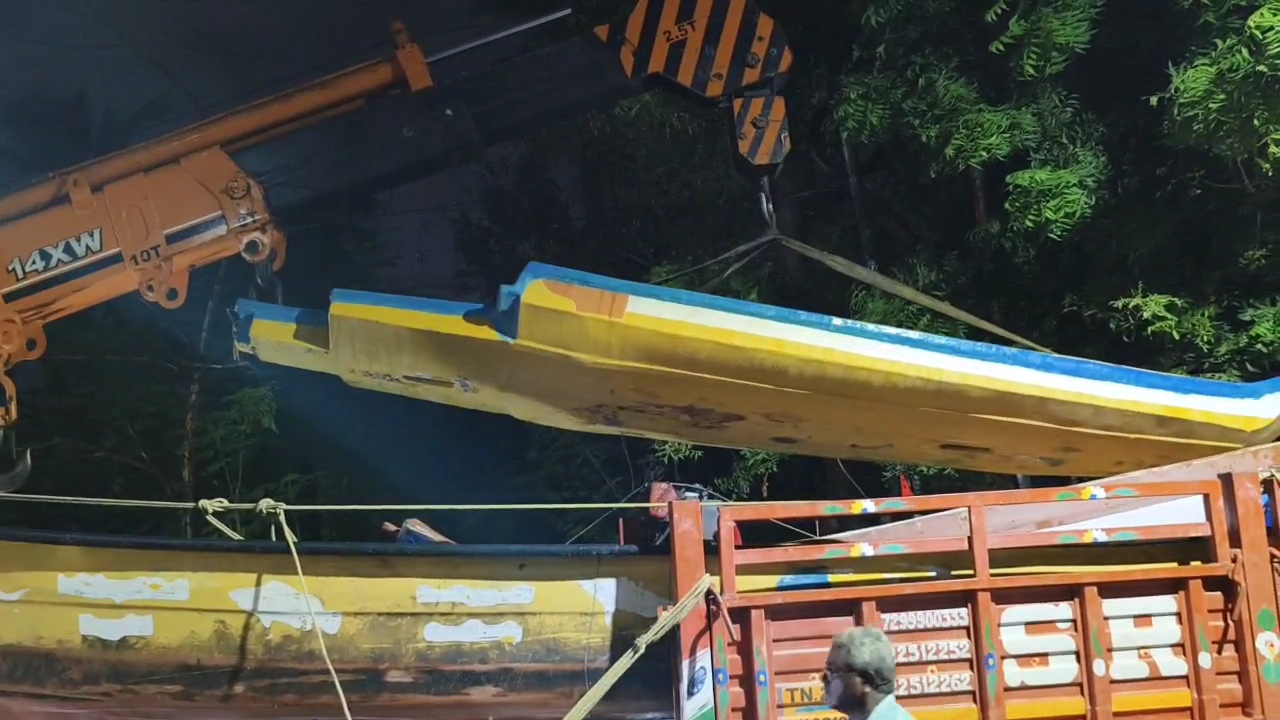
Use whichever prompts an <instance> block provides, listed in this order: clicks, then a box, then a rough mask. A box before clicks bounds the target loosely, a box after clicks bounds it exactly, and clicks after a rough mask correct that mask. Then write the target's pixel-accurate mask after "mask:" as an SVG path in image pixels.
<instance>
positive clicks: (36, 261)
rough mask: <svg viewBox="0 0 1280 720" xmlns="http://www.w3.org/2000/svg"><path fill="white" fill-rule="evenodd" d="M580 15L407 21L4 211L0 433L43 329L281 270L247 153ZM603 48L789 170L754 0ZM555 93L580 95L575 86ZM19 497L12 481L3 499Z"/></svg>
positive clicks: (771, 41)
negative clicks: (442, 67) (232, 262)
mask: <svg viewBox="0 0 1280 720" xmlns="http://www.w3.org/2000/svg"><path fill="white" fill-rule="evenodd" d="M717 7H718V8H719V9H717ZM569 15H571V11H570V10H562V11H560V12H557V13H553V14H551V15H548V16H544V17H542V18H539V19H537V20H534V21H531V22H527V23H524V24H522V25H518V26H515V27H512V28H509V29H507V30H504V31H502V32H500V33H497V34H495V35H491V36H488V37H486V38H481V39H479V40H477V41H474V42H471V43H467V44H466V45H463V46H461V47H458V48H453V49H450V50H447V51H445V52H443V53H439V54H437V55H434V56H432V57H427V56H426V55H424V53H423V52H422V50H421V48H420V47H419V46H418V45H417V44H415V43H414V42H412V41H411V40H410V39H409V36H408V33H407V32H406V31H405V28H404V26H403V25H402V24H400V23H398V22H397V23H394V24H393V25H392V35H393V38H394V41H395V51H394V53H392V54H391V55H390V56H388V57H387V58H384V59H381V60H375V61H372V62H367V63H363V64H360V65H357V66H355V67H352V68H349V69H347V70H344V71H342V72H339V73H336V74H333V75H330V76H328V77H324V78H321V79H319V80H315V81H313V82H310V83H307V84H305V85H302V86H299V87H297V88H293V89H290V90H288V91H286V92H282V93H280V94H277V95H274V96H271V97H268V98H265V99H262V100H259V101H257V102H253V103H250V104H248V105H246V106H243V107H241V108H239V109H236V110H232V111H230V112H227V113H224V114H222V115H218V116H216V117H213V118H210V119H207V120H204V121H202V122H199V123H196V124H194V125H191V126H189V127H186V128H183V129H181V130H178V131H176V132H173V133H170V134H168V135H165V136H163V137H160V138H157V139H154V140H150V141H147V142H144V143H140V144H138V145H135V146H133V147H130V148H127V149H125V150H121V151H119V152H116V153H113V154H110V155H107V156H105V157H102V158H98V159H96V160H92V161H90V162H87V163H84V164H81V165H78V166H75V167H72V168H68V169H65V170H62V171H59V172H56V173H53V174H52V175H51V176H50V177H48V178H47V179H44V180H43V181H41V182H39V183H37V184H34V185H32V186H30V187H28V188H26V189H23V190H20V191H18V192H15V193H13V194H11V195H9V196H7V197H3V198H0V265H3V266H4V272H3V273H0V401H2V405H0V429H2V428H4V427H7V426H9V425H11V424H12V423H13V422H15V421H16V420H17V416H18V409H17V402H16V397H15V389H14V386H13V382H12V381H11V380H10V379H9V377H8V376H7V375H6V374H5V371H7V370H8V369H10V368H12V367H13V366H14V365H15V364H17V363H19V362H22V361H25V360H32V359H35V358H38V357H40V355H41V354H42V353H43V352H44V350H45V334H44V329H43V328H44V325H45V324H46V323H48V322H51V321H54V320H57V319H59V318H62V317H66V316H68V315H71V314H74V313H76V312H79V311H81V310H83V309H85V308H89V307H93V306H95V305H98V304H101V303H103V302H106V301H108V300H111V299H114V298H116V297H120V296H122V295H125V294H127V293H129V292H131V291H133V290H137V291H138V292H139V293H140V294H141V295H142V297H143V298H144V299H146V300H148V301H150V302H154V303H156V304H157V305H159V306H161V307H163V308H167V309H172V308H177V307H179V306H181V305H182V304H183V302H184V301H185V300H186V295H187V284H188V278H189V275H190V273H191V271H192V270H194V269H196V268H199V267H202V266H205V265H209V264H211V263H214V262H217V261H220V260H223V259H225V258H229V257H231V256H233V255H237V254H238V255H240V256H241V257H243V258H244V259H245V260H247V261H248V262H250V263H253V264H255V265H257V266H258V267H259V268H261V269H262V271H264V272H265V273H266V274H270V273H271V272H274V271H275V270H278V269H279V268H280V267H281V265H282V264H283V263H284V261H285V245H286V242H285V236H284V234H283V232H282V231H281V230H280V228H278V227H277V226H276V224H275V221H274V219H273V216H272V213H271V208H270V203H269V197H268V193H267V191H266V190H265V189H264V188H263V186H262V185H261V184H260V182H259V181H258V180H257V179H255V178H254V177H252V176H251V175H250V174H249V173H247V172H245V170H244V169H242V167H241V166H240V165H239V164H238V163H237V162H236V160H235V159H234V158H233V154H234V153H237V152H238V151H240V150H243V149H246V148H250V147H253V146H255V145H261V144H264V143H267V142H269V141H272V140H275V139H284V138H287V137H289V136H291V135H292V134H293V133H295V132H296V131H298V130H300V129H302V128H305V127H308V126H312V125H316V124H319V123H322V122H324V121H326V120H329V119H331V118H335V117H337V116H340V115H348V114H351V113H354V112H357V111H359V110H360V109H361V108H362V107H364V106H366V105H368V104H369V103H371V101H374V100H377V99H380V98H383V97H398V96H406V97H416V96H417V94H419V93H424V91H428V90H430V89H431V88H434V87H435V86H436V82H435V80H434V79H433V77H432V67H433V63H435V62H438V61H439V60H442V59H444V58H446V57H450V56H452V55H457V54H460V53H463V52H466V51H467V50H470V49H472V48H475V47H478V46H480V45H484V44H486V43H489V42H492V41H494V40H497V39H502V38H505V37H507V36H510V35H513V34H515V33H520V32H523V31H525V30H527V29H529V28H532V27H536V26H538V25H541V24H546V23H549V22H552V21H554V20H558V19H561V18H565V17H568V16H569ZM590 42H591V43H592V44H593V45H595V46H598V47H601V48H604V49H606V52H602V53H601V54H600V58H601V59H602V60H603V61H604V62H605V63H608V64H611V65H612V66H614V67H615V69H616V71H617V73H618V74H619V75H620V76H621V77H622V80H623V82H624V83H627V84H629V85H634V86H635V87H637V88H638V90H637V91H643V90H644V89H647V88H645V81H648V80H650V79H658V80H660V81H661V82H663V83H665V84H666V85H667V86H674V87H676V88H680V89H683V90H685V91H689V92H692V93H693V94H694V95H697V96H699V97H701V98H703V99H705V100H709V101H713V102H718V103H722V104H723V105H724V106H725V108H726V110H727V111H728V115H729V116H730V118H731V120H732V121H731V122H730V123H729V124H730V126H731V129H732V130H731V131H732V133H733V136H734V140H735V147H736V149H737V154H738V155H739V157H740V159H741V160H742V161H743V162H744V164H745V165H747V166H749V167H751V168H757V169H759V170H761V171H762V175H763V173H767V172H768V171H771V170H773V169H775V168H776V167H778V166H779V165H781V163H782V161H783V159H784V158H785V157H786V154H787V152H788V150H789V148H790V138H789V134H788V130H787V118H786V106H785V104H784V102H783V100H782V98H781V97H780V96H779V95H778V90H779V89H780V84H781V82H782V80H783V79H784V78H785V75H786V73H787V72H788V70H789V69H790V66H791V62H792V55H791V50H790V48H789V47H788V45H787V41H786V38H785V36H784V35H783V33H782V32H781V30H780V29H778V28H777V27H776V25H775V23H774V21H773V19H772V18H771V17H769V16H768V15H766V14H764V13H762V12H760V11H759V10H758V9H757V8H756V7H755V6H754V4H753V3H751V2H749V0H728V1H727V2H723V3H721V2H717V3H711V2H697V3H687V2H686V3H682V2H681V0H638V1H637V2H636V3H635V4H634V5H633V6H632V7H631V9H630V12H629V14H627V15H625V16H624V17H621V18H620V19H619V20H618V21H617V22H614V23H609V24H605V25H601V26H598V27H596V28H595V29H594V32H593V33H592V34H591V38H590ZM554 82H557V83H564V84H572V83H574V82H575V78H573V77H564V78H559V77H557V78H555V79H554ZM632 94H634V93H632ZM426 95H430V93H426ZM28 469H29V468H28ZM13 484H14V483H13V482H6V481H5V480H4V478H2V477H0V491H4V489H5V488H6V487H8V486H10V485H13ZM19 484H20V483H19Z"/></svg>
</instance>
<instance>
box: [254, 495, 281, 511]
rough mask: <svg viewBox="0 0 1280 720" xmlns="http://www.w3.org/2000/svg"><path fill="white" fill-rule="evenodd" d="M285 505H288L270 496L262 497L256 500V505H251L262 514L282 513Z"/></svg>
mask: <svg viewBox="0 0 1280 720" xmlns="http://www.w3.org/2000/svg"><path fill="white" fill-rule="evenodd" d="M286 507H288V506H287V505H285V504H284V503H282V502H280V501H279V500H272V499H271V498H262V499H261V500H259V501H258V504H257V505H255V506H253V509H254V510H255V511H257V512H259V513H262V514H263V515H282V514H284V510H285V508H286Z"/></svg>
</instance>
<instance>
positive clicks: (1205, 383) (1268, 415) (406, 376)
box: [237, 263, 1280, 477]
mask: <svg viewBox="0 0 1280 720" xmlns="http://www.w3.org/2000/svg"><path fill="white" fill-rule="evenodd" d="M237 313H238V316H239V323H238V328H237V333H238V334H237V338H238V339H237V343H238V346H239V348H240V349H241V351H243V352H246V353H251V354H254V355H256V356H257V357H259V358H260V359H262V360H263V361H266V362H269V363H275V364H279V365H286V366H290V367H297V368H302V369H306V370H312V371H317V372H324V373H330V374H334V375H337V376H339V377H341V378H342V379H343V380H344V381H346V382H347V383H348V384H350V385H353V386H355V387H359V388H365V389H370V390H376V391H379V392H389V393H395V394H399V395H405V396H408V397H414V398H419V399H422V400H427V401H430V402H437V403H443V404H447V405H454V406H457V407H463V408H471V409H475V410H483V411H486V412H495V413H504V414H508V415H512V416H514V417H517V418H520V419H522V420H526V421H530V422H534V423H538V424H541V425H548V426H551V427H558V428H565V429H570V430H580V431H586V432H594V433H606V434H613V435H630V436H637V437H646V438H653V439H667V440H682V441H687V442H692V443H697V444H702V445H718V446H730V447H745V448H765V449H774V450H779V451H786V452H793V453H799V454H806V455H818V456H825V457H839V458H863V459H867V460H877V461H894V462H908V463H922V464H929V465H938V466H947V467H956V468H969V469H975V470H985V471H991V472H1003V473H1023V474H1032V475H1073V476H1086V477H1103V476H1107V475H1111V474H1114V473H1119V472H1126V471H1130V470H1138V469H1143V468H1150V467H1156V466H1160V465H1165V464H1170V463H1174V462H1179V461H1182V460H1187V459H1191V458H1197V457H1204V456H1207V455H1212V454H1215V453H1218V452H1223V451H1226V450H1230V449H1233V448H1239V447H1248V446H1252V445H1256V444H1260V443H1264V442H1269V441H1271V440H1274V439H1276V438H1277V436H1280V420H1278V418H1280V379H1274V380H1268V381H1265V382H1258V383H1251V384H1241V383H1230V382H1220V381H1216V380H1208V379H1201V378H1192V377H1181V376H1174V375H1168V374H1164V373H1156V372H1149V371H1144V370H1137V369H1133V368H1128V367H1122V366H1118V365H1110V364H1106V363H1101V362H1094V361H1090V360H1082V359H1078V358H1070V357H1059V356H1052V355H1046V354H1042V353H1036V352H1031V351H1026V350H1020V349H1012V348H1006V347H1001V346H996V345H989V344H985V343H978V342H970V341H966V340H957V339H953V338H946V337H939V336H934V335H928V334H924V333H918V332H911V331H907V330H900V329H895V328H889V327H883V326H879V325H872V324H868V323H862V322H857V321H853V320H847V319H844V318H837V317H829V316H824V315H816V314H813V313H804V312H798V311H793V310H786V309H782V308H777V307H770V306H765V305H760V304H756V303H749V302H743V301H738V300H731V299H727V298H722V297H717V296H712V295H705V294H700V293H694V292H687V291H681V290H672V289H669V288H662V287H656V286H652V285H645V284H640V283H631V282H622V281H618V280H613V279H610V278H605V277H600V276H597V275H591V274H589V273H583V272H578V271H574V270H567V269H564V268H558V267H553V266H548V265H541V264H537V263H534V264H531V265H529V266H528V268H527V269H526V270H525V272H524V273H523V274H522V275H521V277H520V279H519V280H518V281H517V282H516V283H515V284H513V285H510V286H507V287H504V288H503V289H502V290H501V292H500V293H499V296H498V298H497V300H496V301H495V302H494V303H492V304H488V305H480V304H471V303H458V302H448V301H440V300H426V299H418V298H408V297H399V296H390V295H379V294H374V293H364V292H352V291H342V290H340V291H336V292H335V293H334V294H333V298H332V303H331V305H330V307H329V310H328V312H327V313H325V312H322V311H310V310H298V309H289V308H282V307H279V306H274V305H268V304H264V303H258V302H252V301H242V302H240V303H239V304H238V306H237Z"/></svg>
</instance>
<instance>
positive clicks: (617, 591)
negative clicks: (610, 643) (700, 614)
mask: <svg viewBox="0 0 1280 720" xmlns="http://www.w3.org/2000/svg"><path fill="white" fill-rule="evenodd" d="M578 584H579V585H581V586H582V589H583V590H585V591H586V592H587V594H588V595H590V596H591V597H593V598H595V600H596V602H598V603H600V604H601V605H603V606H604V615H605V620H606V621H608V622H609V623H610V624H612V623H613V614H614V613H615V612H617V611H618V610H621V611H623V612H628V613H631V614H633V615H639V616H641V617H649V618H656V617H658V608H660V607H662V606H663V605H668V604H670V603H669V602H668V601H667V600H665V599H663V598H661V597H658V596H657V595H655V594H653V593H651V592H649V591H648V590H646V589H644V588H643V587H640V585H638V584H636V583H635V582H634V581H632V580H628V579H627V578H595V579H593V580H579V581H578Z"/></svg>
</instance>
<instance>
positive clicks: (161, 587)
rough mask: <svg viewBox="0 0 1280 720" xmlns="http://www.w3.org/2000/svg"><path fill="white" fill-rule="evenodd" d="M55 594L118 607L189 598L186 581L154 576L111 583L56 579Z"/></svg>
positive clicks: (78, 577) (101, 577) (98, 579)
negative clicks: (108, 603)
mask: <svg viewBox="0 0 1280 720" xmlns="http://www.w3.org/2000/svg"><path fill="white" fill-rule="evenodd" d="M58 594H60V595H73V596H75V597H81V598H84V599H86V600H110V601H112V602H114V603H115V604H117V605H120V604H122V603H127V602H137V601H142V600H164V601H168V602H187V601H188V600H190V599H191V583H190V582H188V581H187V580H186V579H185V578H179V579H177V580H164V579H162V578H157V577H133V578H129V579H128V580H114V579H111V578H108V577H106V576H105V575H85V574H83V573H81V574H79V575H74V576H67V575H59V576H58Z"/></svg>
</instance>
